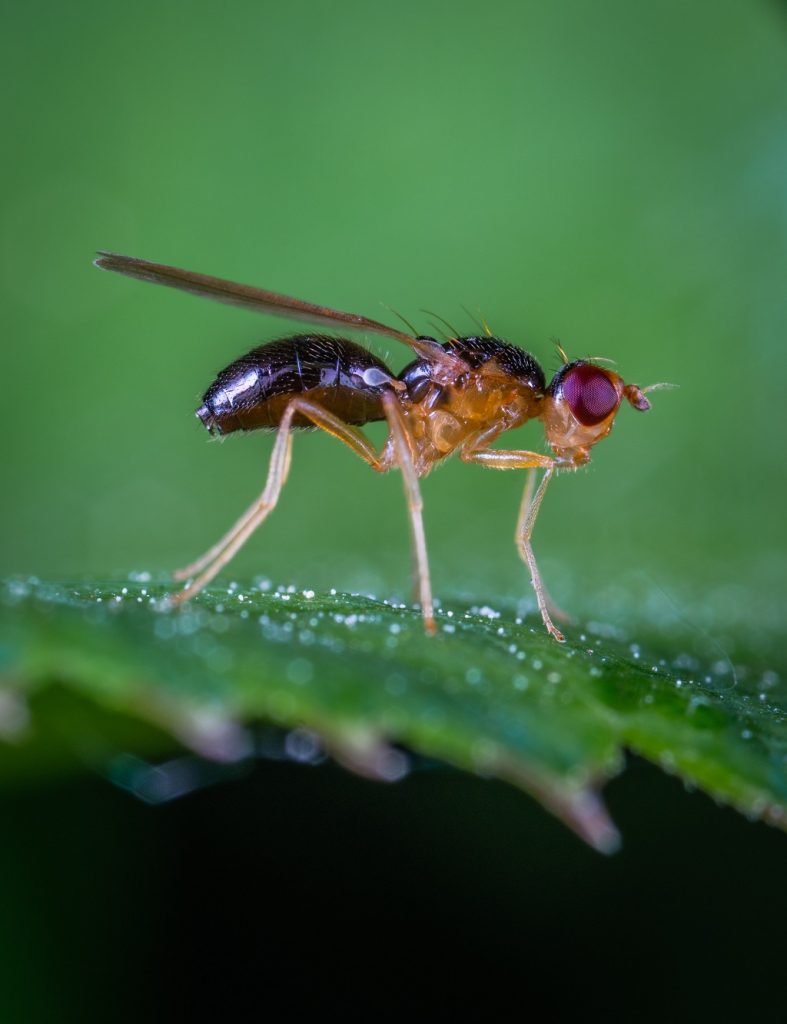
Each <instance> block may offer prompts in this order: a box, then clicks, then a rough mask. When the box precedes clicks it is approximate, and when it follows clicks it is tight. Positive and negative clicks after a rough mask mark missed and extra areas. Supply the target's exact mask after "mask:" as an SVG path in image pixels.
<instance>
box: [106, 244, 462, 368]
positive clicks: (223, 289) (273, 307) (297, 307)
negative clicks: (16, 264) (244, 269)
mask: <svg viewBox="0 0 787 1024" xmlns="http://www.w3.org/2000/svg"><path fill="white" fill-rule="evenodd" d="M95 265H96V266H97V267H100V268H101V270H114V271H115V272H116V273H118V274H125V275H126V276H127V277H136V278H139V280H140V281H151V282H152V283H153V284H163V285H166V286H167V287H169V288H178V289H179V290H180V291H184V292H191V294H192V295H202V296H204V297H205V298H207V299H213V300H214V301H215V302H224V303H226V304H227V305H230V306H240V307H241V308H242V309H252V310H256V311H257V312H258V313H271V314H272V315H273V316H282V317H287V318H288V319H291V320H303V321H305V322H306V323H311V324H319V325H320V326H322V327H335V326H336V325H337V324H341V325H342V327H345V328H347V327H349V328H354V329H355V330H357V331H369V332H371V333H373V334H384V335H386V336H387V337H389V338H395V339H396V340H397V341H401V342H403V343H404V344H405V345H409V346H410V348H411V349H413V350H414V351H415V352H416V353H417V354H418V355H419V356H421V357H422V358H423V359H428V360H430V362H433V363H434V362H437V363H446V364H448V363H453V362H455V360H454V359H453V357H451V356H449V355H448V353H446V352H445V350H444V349H443V347H442V346H441V345H439V344H438V343H437V342H434V341H429V340H423V339H418V338H414V337H413V336H412V335H410V334H405V333H404V332H402V331H397V330H396V329H395V328H393V327H387V326H386V325H385V324H381V323H378V321H377V320H370V319H369V318H368V317H365V316H359V315H358V314H357V313H342V312H340V311H339V310H337V309H330V308H329V307H328V306H318V305H315V304H314V303H312V302H303V301H302V300H301V299H293V298H290V297H289V296H288V295H280V294H279V293H278V292H269V291H266V290H265V289H264V288H255V287H253V286H252V285H248V284H236V283H235V282H234V281H224V280H222V278H220V277H211V276H209V275H208V274H196V273H194V271H191V270H180V269H179V268H178V267H168V266H165V265H163V264H161V263H150V262H149V261H148V260H140V259H136V258H135V257H133V256H119V255H117V254H116V253H111V252H99V256H98V259H97V260H96V261H95Z"/></svg>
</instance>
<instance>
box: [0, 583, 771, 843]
mask: <svg viewBox="0 0 787 1024" xmlns="http://www.w3.org/2000/svg"><path fill="white" fill-rule="evenodd" d="M165 593H166V588H165V587H164V586H163V585H159V584H155V583H151V582H146V581H145V580H144V579H140V578H139V577H138V578H137V579H136V580H128V581H124V582H120V583H118V582H114V583H104V584H62V583H51V584H48V583H41V582H38V581H22V580H15V581H14V580H12V581H9V582H7V583H5V584H4V585H3V586H2V589H0V608H2V612H3V615H2V623H1V624H0V683H1V685H2V688H1V689H0V738H2V739H5V741H6V743H5V744H0V779H4V780H6V781H10V780H13V779H14V778H19V777H20V776H23V775H25V774H35V773H38V774H41V773H42V772H43V773H46V772H51V771H54V770H62V769H63V767H64V766H65V765H67V764H69V763H72V764H73V763H74V762H75V761H76V763H78V764H89V765H91V766H93V767H96V768H98V769H99V770H101V771H106V772H108V773H109V774H110V776H111V777H113V778H115V779H116V781H120V782H121V783H122V784H123V779H124V778H127V775H128V772H127V771H126V769H128V768H129V766H132V767H133V765H135V764H140V763H142V762H140V761H138V760H136V759H137V758H142V757H147V756H153V755H158V754H163V753H165V752H166V751H167V750H168V749H171V748H172V747H173V746H174V743H173V741H177V742H178V743H179V744H182V745H185V746H186V747H188V748H190V749H192V750H194V751H196V752H197V753H199V754H200V755H201V756H202V757H203V758H204V759H207V761H210V762H213V763H215V764H216V765H225V766H227V770H228V771H231V770H233V768H232V766H235V767H236V768H237V766H238V765H242V764H243V763H244V761H245V760H247V759H248V758H249V757H250V756H252V755H253V754H254V753H255V752H259V750H258V749H256V750H255V743H256V744H257V745H259V743H260V742H263V741H262V740H261V739H260V737H261V736H262V737H263V739H264V733H263V732H262V731H261V730H260V729H258V728H257V723H272V724H274V725H276V726H279V727H283V728H284V729H287V730H294V731H293V732H291V733H290V734H289V737H288V746H287V749H288V751H289V753H290V754H291V755H292V756H295V757H296V758H301V759H309V758H311V757H313V756H314V754H315V752H316V751H317V750H319V749H324V750H325V751H327V752H328V753H329V754H330V755H331V756H333V757H335V758H336V759H337V760H339V761H340V762H342V763H343V764H345V765H347V766H348V767H350V768H352V769H353V770H355V771H359V772H362V773H364V774H366V775H368V776H371V777H373V778H378V779H381V780H389V781H393V780H396V779H398V778H400V777H401V776H402V775H403V774H405V772H406V771H407V767H408V763H409V757H410V754H415V755H420V756H423V757H426V758H434V759H439V760H440V761H443V762H446V763H448V764H451V765H454V766H456V767H458V768H462V769H466V770H470V771H475V772H479V773H482V774H484V775H487V776H493V777H497V778H501V779H506V780H508V781H509V782H511V783H513V784H515V785H517V786H520V787H521V788H522V789H524V790H526V791H527V792H529V793H530V794H532V795H533V796H535V797H536V798H537V799H538V800H540V801H541V803H542V804H543V805H544V806H545V807H547V808H548V809H549V810H550V811H551V812H552V813H553V814H556V815H557V816H558V817H560V818H561V819H562V820H563V821H564V822H566V824H568V825H569V826H570V827H571V828H573V829H574V830H575V831H576V832H577V833H578V834H579V835H581V836H582V837H583V838H584V839H585V840H586V841H587V842H589V843H591V844H592V845H593V846H595V847H596V848H597V849H599V850H604V851H611V850H613V849H614V848H615V846H616V844H617V832H616V830H615V827H614V825H613V824H612V822H611V821H610V820H609V817H608V815H607V813H606V811H605V809H604V806H603V803H602V801H601V799H600V797H599V788H600V786H601V785H602V783H603V782H604V781H605V780H606V779H608V778H610V777H611V776H613V775H614V774H616V773H617V772H618V771H620V770H621V768H622V766H623V763H624V750H626V749H629V750H632V751H635V752H637V753H639V754H641V755H643V756H644V757H646V758H649V759H651V760H653V761H655V762H656V763H658V764H661V765H662V766H663V767H664V768H666V769H667V770H669V771H671V772H674V773H676V774H678V775H679V776H680V777H681V778H683V779H684V780H685V781H686V782H687V783H690V784H691V785H695V786H699V787H701V788H702V789H704V790H705V791H707V792H708V793H710V794H711V795H712V796H714V797H715V798H716V799H718V800H720V801H724V802H727V803H730V804H732V805H734V806H735V807H737V808H739V809H740V810H742V811H744V812H745V813H747V814H749V815H750V816H751V817H756V818H762V819H764V820H766V821H769V822H771V823H773V824H776V825H779V826H781V827H785V826H787V689H786V688H785V684H784V682H783V681H782V678H781V677H780V675H779V674H778V673H777V672H776V671H775V670H774V669H773V667H772V665H771V667H768V666H769V665H770V663H769V662H768V661H767V659H766V660H764V661H763V658H764V655H765V654H766V653H767V651H766V650H765V648H764V647H763V645H762V644H761V643H759V642H758V644H757V646H756V649H755V648H754V647H752V649H751V650H749V651H746V652H744V654H745V657H746V658H747V659H748V660H747V663H746V664H743V663H741V657H740V655H739V654H736V660H737V661H738V662H739V663H738V664H736V665H733V663H732V662H731V661H730V660H729V659H728V658H726V657H724V656H723V655H720V654H719V651H718V649H717V648H715V647H714V649H713V651H712V652H711V653H708V651H706V653H705V654H704V655H703V654H702V653H700V654H697V653H696V652H692V651H691V649H690V647H689V645H688V644H687V643H685V640H686V638H685V637H684V638H680V639H679V640H676V632H675V630H674V629H673V630H672V631H671V633H670V637H669V638H670V640H671V641H672V642H673V647H672V649H671V653H670V655H666V654H665V653H664V650H663V649H662V648H663V647H664V641H663V640H662V639H661V638H660V636H659V630H658V629H654V627H653V625H652V617H649V618H650V620H651V624H650V625H647V626H645V625H642V624H641V625H640V630H639V632H638V633H637V634H636V635H637V641H636V643H634V642H632V641H631V639H630V638H629V637H627V636H625V635H624V634H623V633H622V632H620V631H615V630H613V629H611V627H609V626H604V625H601V624H592V623H590V624H588V625H586V626H584V627H581V628H580V627H577V626H574V627H573V628H572V629H570V630H569V633H570V639H569V641H568V642H567V643H566V644H565V645H562V646H561V645H558V644H556V643H555V642H554V641H553V640H551V639H550V638H549V637H548V636H547V635H546V633H545V631H544V630H543V628H542V626H541V623H540V621H535V619H534V618H533V617H532V616H530V617H528V619H527V621H523V620H522V618H521V617H519V616H518V615H517V614H516V607H515V606H513V605H498V606H497V607H496V608H495V609H494V610H493V609H491V608H487V607H480V608H479V607H472V606H468V605H467V604H466V603H465V604H462V603H461V602H455V603H453V604H452V605H451V606H450V607H444V608H442V609H440V611H439V613H438V623H439V626H440V631H439V634H438V635H437V636H436V637H427V636H425V635H424V632H423V629H422V625H421V620H420V616H419V615H418V613H417V612H416V611H414V610H412V609H411V608H409V607H404V606H401V605H397V604H392V603H387V602H381V601H377V600H372V599H371V598H366V597H361V596H357V595H354V596H348V595H345V594H334V593H331V594H314V593H312V592H311V591H303V592H287V591H282V590H281V589H280V590H278V591H270V590H265V589H261V588H259V587H251V588H246V589H241V588H239V587H238V586H237V585H232V586H231V587H230V588H229V590H227V589H224V590H220V589H214V590H212V591H210V592H208V593H204V594H202V595H200V597H199V598H198V599H197V600H196V601H194V602H193V603H192V604H191V605H189V606H188V607H186V608H185V609H182V610H177V611H171V610H166V608H164V607H163V602H162V600H161V598H162V597H163V595H164V594H165ZM643 621H648V619H646V618H645V617H644V616H643ZM693 635H694V641H695V646H696V643H697V642H699V645H700V647H702V646H703V645H705V646H706V647H708V644H709V643H710V645H711V646H714V645H713V642H710V641H707V638H704V635H703V634H702V633H701V631H699V632H698V631H697V630H694V631H693ZM698 637H699V641H698V639H697V638H698ZM676 642H679V644H680V646H679V647H677V648H675V646H674V643H676ZM757 659H759V660H760V661H761V662H762V664H763V666H764V667H761V668H757V667H755V661H756V660H757ZM392 744H395V745H396V746H393V745H392ZM405 751H406V752H407V753H406V752H405ZM203 763H204V762H203ZM124 766H125V767H124ZM217 770H218V769H217ZM124 771H125V772H126V774H125V775H124ZM205 771H208V768H205ZM129 785H130V787H131V788H134V785H133V783H129Z"/></svg>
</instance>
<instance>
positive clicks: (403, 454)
mask: <svg viewBox="0 0 787 1024" xmlns="http://www.w3.org/2000/svg"><path fill="white" fill-rule="evenodd" d="M383 406H384V407H385V415H386V419H387V420H388V426H389V429H390V431H391V441H392V443H393V451H394V457H395V459H396V462H397V464H398V466H399V469H400V470H401V471H402V480H403V481H404V493H405V497H406V498H407V509H408V511H409V513H410V531H411V533H412V539H413V553H414V555H415V571H416V577H417V582H418V595H419V598H420V601H421V614H422V616H423V620H424V629H425V630H426V632H427V633H436V632H437V626H436V625H435V621H434V606H433V603H432V583H431V579H430V576H429V558H428V556H427V553H426V535H425V533H424V521H423V516H422V510H423V502H422V500H421V488H420V487H419V485H418V474H417V473H416V470H415V466H414V465H413V453H412V449H411V447H410V441H409V440H408V437H409V435H408V431H407V426H406V425H405V422H404V417H403V416H402V413H401V411H400V409H399V406H398V405H397V403H396V399H395V398H394V397H393V396H392V395H390V396H389V395H384V396H383Z"/></svg>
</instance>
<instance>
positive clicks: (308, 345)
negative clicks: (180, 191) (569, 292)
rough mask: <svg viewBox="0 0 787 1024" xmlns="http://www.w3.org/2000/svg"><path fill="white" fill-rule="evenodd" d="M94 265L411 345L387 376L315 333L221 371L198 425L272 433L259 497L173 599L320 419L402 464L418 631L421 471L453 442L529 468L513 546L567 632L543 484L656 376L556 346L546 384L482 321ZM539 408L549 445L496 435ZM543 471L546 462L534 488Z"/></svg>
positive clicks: (109, 256)
mask: <svg viewBox="0 0 787 1024" xmlns="http://www.w3.org/2000/svg"><path fill="white" fill-rule="evenodd" d="M95 265H96V266H97V267H100V268H101V269H102V270H112V271H115V272H116V273H119V274H125V275H126V276H128V277H133V278H138V279H139V280H142V281H150V282H152V283H154V284H161V285H167V286H168V287H170V288H177V289H180V290H181V291H186V292H191V293H192V294H194V295H201V296H203V297H205V298H209V299H213V300H215V301H217V302H223V303H226V304H228V305H232V306H240V307H242V308H244V309H252V310H256V311H257V312H262V313H270V314H274V315H277V316H282V317H286V318H287V319H290V320H299V321H303V322H306V323H309V324H312V325H316V326H317V327H318V328H322V330H325V329H326V328H328V329H331V328H332V329H337V328H338V329H342V330H348V331H349V330H352V331H360V332H362V333H367V334H381V335H384V336H385V337H388V338H393V339H395V340H396V341H398V342H402V343H403V344H405V345H407V346H408V347H409V348H410V349H411V350H412V353H413V355H414V357H415V358H414V359H413V360H412V361H411V362H410V363H408V364H407V366H405V368H404V369H403V370H401V371H400V372H399V373H398V374H396V373H394V372H393V371H392V370H391V369H389V367H388V366H386V364H385V363H384V362H383V361H382V360H381V359H379V358H378V357H377V356H375V355H373V354H372V353H371V352H369V351H368V350H367V349H365V348H363V347H362V346H360V345H358V344H356V343H355V342H353V341H350V340H349V339H347V338H343V337H336V336H334V335H329V334H324V333H322V332H319V333H317V332H315V333H308V334H306V333H304V334H294V335H289V336H287V337H284V338H280V339H278V340H276V341H270V342H268V343H266V344H264V345H259V346H258V347H257V348H253V349H252V350H251V351H250V352H247V353H246V355H244V356H241V358H240V359H236V360H235V362H233V363H230V365H229V366H227V367H226V369H224V370H222V371H221V372H220V373H219V374H218V376H217V377H216V379H215V381H214V382H213V383H212V384H211V386H210V387H209V388H208V390H207V391H206V392H205V394H204V396H203V399H202V404H201V405H200V407H199V408H198V409H197V412H196V415H197V417H198V418H199V420H200V421H201V422H202V424H203V425H204V426H205V427H206V428H207V430H208V431H209V432H210V433H211V434H213V435H214V436H224V435H225V434H232V433H235V432H237V431H248V430H272V431H275V432H276V439H275V442H274V445H273V452H272V454H271V458H270V464H269V467H268V476H267V480H266V483H265V487H264V489H263V491H262V493H261V494H260V496H259V498H258V499H257V500H256V501H255V502H254V503H253V504H252V505H251V506H250V508H248V509H247V511H246V512H244V514H243V515H242V516H241V517H240V519H239V520H238V521H237V522H236V523H235V525H234V526H233V527H232V529H231V530H229V532H228V533H227V534H225V536H224V537H222V538H221V540H220V541H218V543H216V544H214V545H213V547H211V548H210V549H209V550H208V551H206V552H205V554H204V555H203V556H202V557H201V558H198V559H197V560H196V561H195V562H192V563H191V564H190V565H187V566H186V567H185V568H183V569H180V570H178V571H177V572H175V573H174V576H175V578H176V579H178V580H181V581H187V586H186V587H185V588H184V589H183V590H181V591H179V592H178V593H177V594H176V595H174V596H173V597H172V599H171V600H172V602H173V603H175V604H179V603H182V602H184V601H187V600H189V598H191V597H193V596H194V595H195V594H197V593H199V591H200V590H202V588H203V587H205V586H206V585H207V584H208V583H209V582H210V581H211V580H212V579H213V578H214V576H216V574H217V573H218V572H219V571H220V570H221V569H222V568H223V567H224V566H225V565H226V564H227V563H228V562H229V560H230V559H231V558H232V557H233V556H234V555H235V554H236V552H237V551H238V550H239V549H240V548H241V547H242V546H243V544H245V542H246V541H247V540H248V539H249V537H250V536H251V534H252V533H253V532H254V531H255V530H256V529H257V527H258V526H260V524H261V523H262V522H263V521H264V520H265V519H266V518H267V517H268V516H269V515H270V513H271V512H272V511H273V509H274V508H275V507H276V503H277V502H278V500H279V495H280V494H281V491H282V487H283V486H284V484H285V482H286V480H287V474H288V472H289V469H290V460H291V455H292V438H293V432H294V431H295V430H298V429H301V428H312V429H314V428H316V429H319V430H324V431H325V432H326V433H328V434H330V435H331V436H332V437H335V438H336V439H337V440H338V441H341V442H342V443H343V444H345V445H347V447H348V448H349V449H350V450H351V451H353V452H354V453H355V454H356V455H357V456H359V458H361V459H363V460H364V462H366V463H367V464H368V465H369V466H370V467H371V468H372V469H373V470H374V471H375V472H377V473H387V472H388V471H389V470H392V469H398V470H399V471H400V472H401V474H402V480H403V482H404V492H405V497H406V500H407V509H408V513H409V520H410V529H411V533H412V543H413V553H414V558H415V583H416V590H417V596H418V599H419V603H420V606H421V614H422V616H423V622H424V628H425V629H426V632H427V633H435V632H436V628H437V627H436V625H435V619H434V602H433V599H432V586H431V578H430V574H429V561H428V557H427V549H426V537H425V534H424V526H423V517H422V501H421V489H420V486H419V480H420V479H421V478H422V477H424V476H426V475H427V473H429V471H430V470H431V469H432V467H433V466H435V465H436V464H437V463H439V462H440V461H441V460H443V459H445V458H447V457H448V456H449V455H452V454H454V453H458V455H459V458H460V459H462V461H463V462H471V463H475V464H476V465H480V466H486V467H487V468H489V469H501V470H517V469H518V470H527V480H526V483H525V488H524V494H523V498H522V503H521V506H520V512H519V518H518V521H517V526H516V533H515V540H516V546H517V550H518V552H519V554H520V556H521V558H522V559H523V561H524V562H525V563H526V565H527V567H528V569H529V571H530V578H531V581H532V584H533V589H534V590H535V594H536V600H537V602H538V607H539V610H540V612H541V617H542V619H543V622H544V625H545V626H546V628H547V630H548V631H549V633H550V634H551V635H552V636H553V637H554V638H555V640H557V641H559V642H561V643H562V642H563V641H564V639H565V638H564V636H563V634H562V633H561V632H560V630H559V629H558V628H557V627H556V626H555V624H554V622H553V621H552V617H553V615H554V617H555V618H559V617H560V613H559V612H558V610H557V609H556V608H555V606H554V605H553V604H552V602H551V601H550V600H549V598H548V596H547V593H546V591H545V589H544V585H543V584H542V582H541V577H540V575H539V572H538V568H537V566H536V560H535V556H534V555H533V548H532V544H531V537H532V534H533V527H534V526H535V522H536V517H537V516H538V511H539V509H540V508H541V503H542V501H543V499H544V494H545V493H546V489H547V486H548V484H549V482H550V480H551V479H552V477H553V476H554V475H555V473H558V472H565V471H573V470H576V469H578V468H579V467H580V466H584V465H586V464H587V463H588V462H589V461H590V451H591V449H592V448H593V446H594V445H596V444H598V442H599V441H601V440H603V438H605V437H606V436H607V435H608V434H609V432H610V430H611V429H612V424H613V422H614V420H615V417H616V415H617V413H618V410H619V408H620V405H621V403H622V402H623V400H624V399H625V400H626V401H627V402H628V403H629V404H630V405H632V406H633V407H634V408H635V409H638V410H640V411H641V412H644V411H646V410H647V409H649V408H650V403H649V401H648V399H647V398H646V397H645V393H646V392H647V391H650V390H652V389H653V388H655V387H658V386H659V385H655V384H654V385H651V386H650V387H649V388H640V387H638V386H637V385H636V384H626V383H625V382H624V381H623V378H622V377H620V376H619V375H618V374H617V373H615V372H614V371H613V370H610V369H608V368H607V367H605V366H600V365H598V363H597V362H596V361H594V360H592V359H575V360H573V361H572V360H569V359H568V357H567V356H566V354H565V352H564V351H563V350H562V349H559V351H560V353H561V357H562V358H563V360H564V363H563V365H562V366H561V368H560V369H559V370H558V371H557V373H556V374H555V375H554V377H553V378H552V380H551V382H550V383H549V385H547V383H546V377H545V375H544V371H543V370H542V368H541V366H540V365H539V364H538V362H537V361H536V359H535V358H534V357H533V356H532V355H531V354H530V353H529V352H525V351H524V350H523V349H521V348H519V347H518V346H517V345H513V344H511V343H510V342H508V341H504V340H503V339H502V338H497V337H495V336H494V335H493V334H492V333H491V331H490V330H489V329H488V328H487V327H484V329H483V333H481V334H479V335H470V336H467V337H458V336H453V337H450V338H448V340H446V341H443V342H439V341H437V340H436V339H435V338H432V337H428V336H423V335H416V333H415V330H414V329H412V328H411V331H412V333H405V332H403V331H400V330H396V329H395V328H392V327H388V326H386V325H385V324H382V323H379V322H378V321H376V320H371V319H369V318H368V317H365V316H359V315H357V314H355V313H343V312H340V311H339V310H336V309H330V308H328V307H327V306H319V305H316V304H314V303H311V302H303V301H302V300H300V299H293V298H289V297H288V296H286V295H280V294H278V293H277V292H270V291H266V290H264V289H262V288H256V287H252V286H250V285H242V284H236V283H234V282H232V281H225V280H222V279H220V278H217V277H211V276H209V275H206V274H197V273H194V272H192V271H188V270H180V269H178V268H176V267H169V266H165V265H162V264H158V263H151V262H149V261H148V260H142V259H135V258H133V257H131V256H119V255H116V254H114V253H109V252H100V253H99V258H98V259H97V260H96V261H95ZM408 326H410V325H408ZM535 419H537V420H540V421H541V422H542V424H543V426H544V433H545V437H546V442H547V445H548V446H549V448H550V449H551V451H552V454H550V455H545V454H540V453H538V452H532V451H525V450H520V449H503V448H493V447H492V445H493V444H494V442H496V441H497V439H498V438H499V437H500V435H501V434H504V433H505V432H506V431H508V430H512V429H514V428H515V427H519V426H521V425H522V424H523V423H526V422H527V421H528V420H535ZM375 421H384V422H385V423H386V424H387V427H388V433H387V437H386V440H385V442H384V443H383V445H382V447H381V449H380V450H379V451H377V450H375V448H374V446H373V445H372V443H371V441H370V440H369V439H368V437H367V436H366V435H365V434H364V433H363V431H362V430H360V429H359V428H360V427H362V426H363V425H364V424H366V423H372V422H375ZM539 470H542V471H543V472H542V476H541V480H540V482H539V483H538V486H537V487H536V486H535V482H536V475H537V472H538V471H539Z"/></svg>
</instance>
